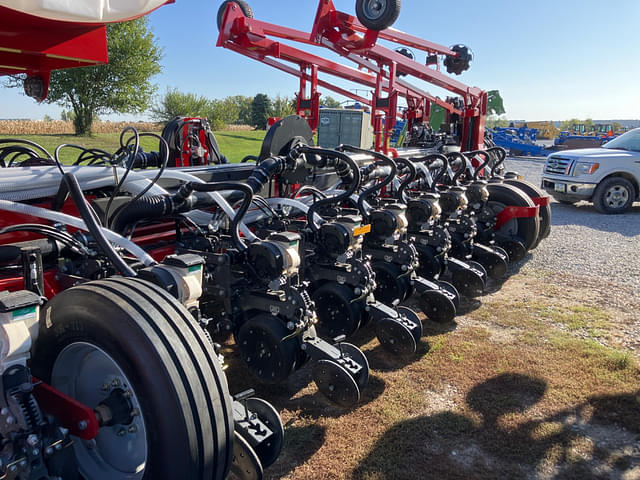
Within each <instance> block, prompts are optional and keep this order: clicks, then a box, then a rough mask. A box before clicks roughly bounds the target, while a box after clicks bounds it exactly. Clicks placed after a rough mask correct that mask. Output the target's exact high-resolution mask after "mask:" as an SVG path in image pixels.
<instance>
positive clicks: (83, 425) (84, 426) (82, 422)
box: [78, 420, 87, 430]
mask: <svg viewBox="0 0 640 480" xmlns="http://www.w3.org/2000/svg"><path fill="white" fill-rule="evenodd" d="M86 429H87V422H86V421H85V420H80V421H79V422H78V430H86Z"/></svg>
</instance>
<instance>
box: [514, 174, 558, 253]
mask: <svg viewBox="0 0 640 480" xmlns="http://www.w3.org/2000/svg"><path fill="white" fill-rule="evenodd" d="M504 183H506V184H507V185H513V186H514V187H516V188H519V189H520V190H522V191H523V192H524V193H526V194H527V195H528V196H529V198H536V197H546V196H547V194H546V193H544V192H543V191H542V190H540V189H539V188H538V187H536V186H535V185H534V184H533V183H531V182H527V181H525V180H517V179H508V180H505V181H504ZM550 233H551V205H549V204H548V205H546V206H544V207H542V206H541V207H540V232H539V234H538V240H537V241H536V243H535V244H534V246H533V247H532V248H536V247H537V246H538V245H539V244H540V242H541V241H542V240H543V239H545V238H547V237H548V236H549V234H550Z"/></svg>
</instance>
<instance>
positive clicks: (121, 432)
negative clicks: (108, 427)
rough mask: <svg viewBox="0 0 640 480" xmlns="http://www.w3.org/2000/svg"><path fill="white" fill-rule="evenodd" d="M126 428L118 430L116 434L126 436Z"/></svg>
mask: <svg viewBox="0 0 640 480" xmlns="http://www.w3.org/2000/svg"><path fill="white" fill-rule="evenodd" d="M125 433H127V432H126V430H125V429H124V428H121V429H120V430H118V433H116V435H118V436H119V437H124V435H125Z"/></svg>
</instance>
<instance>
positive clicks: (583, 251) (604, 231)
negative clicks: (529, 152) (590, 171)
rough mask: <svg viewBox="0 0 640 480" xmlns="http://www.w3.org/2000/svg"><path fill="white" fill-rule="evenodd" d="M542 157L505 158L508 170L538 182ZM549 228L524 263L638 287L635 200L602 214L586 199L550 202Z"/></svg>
mask: <svg viewBox="0 0 640 480" xmlns="http://www.w3.org/2000/svg"><path fill="white" fill-rule="evenodd" d="M543 165H544V161H543V160H542V159H536V160H534V159H524V158H509V159H508V160H507V162H506V166H507V170H513V171H517V172H519V173H520V174H521V175H523V176H524V178H525V180H528V181H530V182H532V183H533V184H535V185H537V186H539V185H540V183H541V177H542V168H543ZM551 209H552V229H551V234H550V235H549V237H547V238H546V239H545V240H544V241H543V242H541V244H540V246H538V248H537V249H536V250H534V251H533V252H532V255H531V257H530V258H529V259H528V260H527V262H526V264H525V265H524V266H523V270H525V271H526V270H532V269H545V270H552V271H556V272H563V273H569V274H575V275H580V276H586V277H593V280H596V281H600V282H602V283H603V284H617V285H620V286H626V287H630V288H631V291H632V292H633V293H634V294H638V293H640V258H639V257H640V203H636V204H634V207H633V209H632V210H631V212H630V213H627V214H624V215H603V214H600V213H598V212H596V210H595V209H594V208H593V205H592V204H591V203H588V202H580V203H578V204H576V205H573V206H572V205H563V204H560V203H557V202H555V201H554V202H553V203H552V204H551Z"/></svg>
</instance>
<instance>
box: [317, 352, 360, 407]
mask: <svg viewBox="0 0 640 480" xmlns="http://www.w3.org/2000/svg"><path fill="white" fill-rule="evenodd" d="M312 374H313V381H314V382H315V384H316V386H317V387H318V391H320V393H322V394H323V395H324V396H325V397H327V398H328V399H329V400H331V401H332V402H333V403H336V404H338V405H340V406H341V407H352V406H354V405H355V404H356V403H358V402H359V401H360V389H359V388H358V384H357V383H356V381H355V379H354V378H353V377H352V376H351V374H350V373H349V372H348V371H347V370H346V369H345V368H344V367H342V366H341V365H339V364H337V363H336V362H334V361H333V360H325V359H321V360H318V361H317V362H316V364H315V365H314V366H313V372H312Z"/></svg>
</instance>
